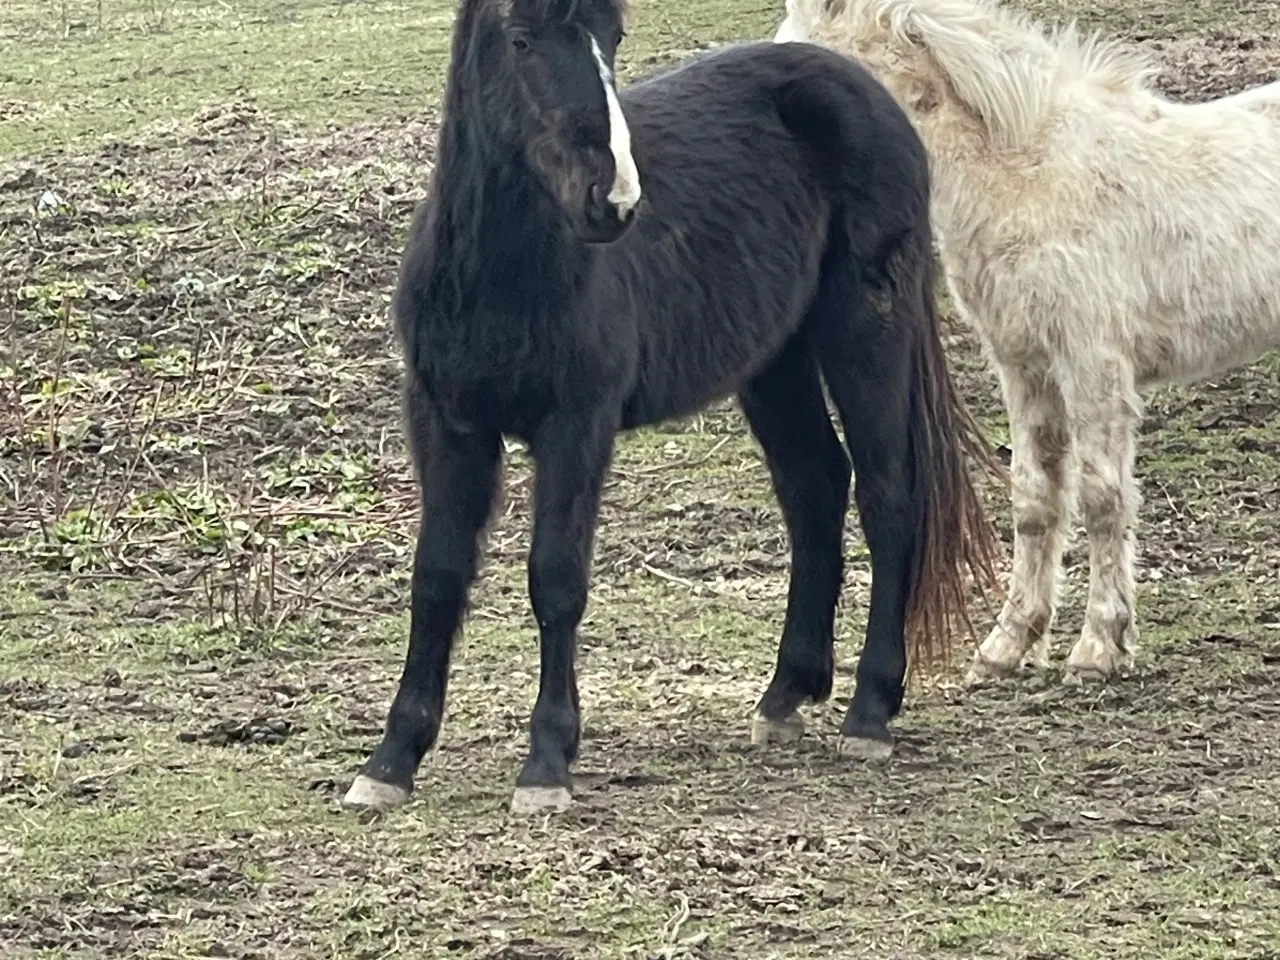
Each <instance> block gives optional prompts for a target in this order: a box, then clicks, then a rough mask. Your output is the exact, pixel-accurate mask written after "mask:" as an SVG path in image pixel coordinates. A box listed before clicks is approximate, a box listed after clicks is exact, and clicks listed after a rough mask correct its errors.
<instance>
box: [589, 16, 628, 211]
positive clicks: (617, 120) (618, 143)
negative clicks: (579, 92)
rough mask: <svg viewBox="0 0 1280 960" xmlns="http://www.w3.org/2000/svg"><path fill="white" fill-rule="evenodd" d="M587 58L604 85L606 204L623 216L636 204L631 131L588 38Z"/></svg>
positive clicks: (596, 46) (606, 71) (610, 75)
mask: <svg viewBox="0 0 1280 960" xmlns="http://www.w3.org/2000/svg"><path fill="white" fill-rule="evenodd" d="M591 54H592V56H594V57H595V58H596V66H597V67H599V68H600V82H601V83H603V84H604V100H605V103H606V104H607V105H608V107H609V150H610V152H612V153H613V170H614V174H613V186H612V187H610V188H609V202H610V203H612V204H613V205H614V207H616V208H617V210H618V212H619V213H626V212H627V211H628V210H630V209H631V208H632V207H634V206H635V205H636V204H637V203H639V202H640V171H639V170H637V169H636V161H635V158H634V157H633V156H631V128H630V127H628V126H627V118H626V117H625V116H623V114H622V104H620V103H618V93H617V91H616V90H614V88H613V71H612V70H610V69H609V64H607V63H605V60H604V54H603V53H601V52H600V44H598V43H596V38H595V37H592V38H591Z"/></svg>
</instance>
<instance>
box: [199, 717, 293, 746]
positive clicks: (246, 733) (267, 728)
mask: <svg viewBox="0 0 1280 960" xmlns="http://www.w3.org/2000/svg"><path fill="white" fill-rule="evenodd" d="M302 729H303V728H302V727H299V726H297V725H295V724H294V723H293V722H292V721H289V720H286V719H284V718H283V717H254V718H253V719H252V720H243V719H232V720H221V721H219V722H218V723H215V724H214V725H213V726H211V727H209V728H208V729H207V730H205V731H204V732H203V733H190V732H185V733H180V734H178V739H179V740H181V741H182V742H184V743H192V742H195V741H198V740H202V741H204V742H205V743H208V744H209V745H211V746H215V747H229V746H234V745H235V744H255V743H260V744H278V743H284V742H285V740H287V739H288V738H289V737H291V736H293V735H294V734H295V733H299V732H301V730H302Z"/></svg>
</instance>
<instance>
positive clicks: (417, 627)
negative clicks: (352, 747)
mask: <svg viewBox="0 0 1280 960" xmlns="http://www.w3.org/2000/svg"><path fill="white" fill-rule="evenodd" d="M409 428H410V442H411V444H412V447H413V454H414V459H415V461H416V463H417V465H418V470H419V485H420V488H421V494H422V523H421V526H420V528H419V530H418V547H417V552H416V553H415V555H414V559H413V586H412V601H411V603H412V606H411V614H410V622H409V651H408V655H407V657H406V658H405V665H404V673H403V674H402V675H401V677H400V687H399V689H398V690H397V691H396V697H395V700H394V701H393V703H392V704H391V710H390V712H389V713H388V715H387V726H386V732H385V733H384V734H383V737H382V742H381V743H379V744H378V747H377V749H376V750H374V752H373V755H372V756H371V757H370V758H369V760H368V762H367V763H365V765H364V766H363V767H362V768H361V770H360V775H359V776H357V777H356V779H355V781H354V782H353V783H352V784H351V788H350V790H348V791H347V795H346V797H345V798H344V799H343V803H344V805H345V806H347V807H350V808H356V809H379V810H386V809H390V808H392V807H397V806H400V805H401V804H403V803H404V802H405V801H406V800H408V799H409V793H410V791H411V790H412V788H413V775H414V773H415V771H417V769H418V765H419V764H420V763H421V762H422V758H423V756H424V755H425V754H426V752H427V751H428V750H430V749H431V747H432V745H433V744H434V743H435V741H436V737H437V736H438V734H439V732H440V720H441V717H442V716H443V715H444V703H445V688H446V686H447V684H448V679H449V655H450V652H451V651H452V649H453V642H454V636H455V635H456V634H457V632H458V628H459V626H460V625H461V622H462V615H463V611H464V609H465V607H466V601H467V591H468V589H469V588H470V586H471V582H472V580H474V579H475V574H476V562H477V557H478V554H479V539H480V534H481V532H482V531H483V529H484V524H485V522H486V521H487V520H488V518H489V513H490V509H491V507H492V505H493V502H494V498H495V494H496V491H497V480H498V467H499V463H500V458H501V452H502V443H501V438H500V437H499V436H497V435H496V434H495V435H487V434H474V433H472V434H458V433H454V432H453V431H451V430H449V429H448V427H446V426H445V424H444V423H442V422H441V420H440V419H439V418H438V417H437V416H436V415H435V413H434V411H433V409H432V407H431V405H430V402H429V401H428V400H427V398H426V397H425V396H424V395H422V394H421V393H418V392H416V391H414V390H413V389H412V387H411V388H410V393H409Z"/></svg>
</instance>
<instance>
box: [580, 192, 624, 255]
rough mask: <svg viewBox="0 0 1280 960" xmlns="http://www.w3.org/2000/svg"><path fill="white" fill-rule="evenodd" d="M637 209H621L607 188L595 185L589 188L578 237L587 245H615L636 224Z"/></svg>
mask: <svg viewBox="0 0 1280 960" xmlns="http://www.w3.org/2000/svg"><path fill="white" fill-rule="evenodd" d="M635 219H636V208H635V207H628V208H626V209H619V208H618V206H617V205H616V204H614V203H613V201H611V200H610V199H609V197H608V196H607V191H606V188H605V187H603V186H601V184H599V183H598V182H597V183H593V184H591V186H590V187H588V188H587V202H586V205H585V208H584V209H583V217H582V223H581V224H580V225H579V226H578V231H577V232H578V236H580V237H581V238H582V239H583V240H584V241H586V242H587V243H613V242H614V241H615V240H617V239H618V238H619V237H621V236H622V235H623V234H624V233H626V232H627V228H628V227H630V226H631V224H632V223H634V222H635Z"/></svg>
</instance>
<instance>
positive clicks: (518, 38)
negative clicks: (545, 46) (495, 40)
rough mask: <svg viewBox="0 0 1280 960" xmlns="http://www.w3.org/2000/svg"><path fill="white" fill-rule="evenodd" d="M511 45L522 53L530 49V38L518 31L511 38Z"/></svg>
mask: <svg viewBox="0 0 1280 960" xmlns="http://www.w3.org/2000/svg"><path fill="white" fill-rule="evenodd" d="M511 45H512V46H513V47H515V48H516V49H517V50H518V51H520V52H521V53H524V52H525V51H526V50H528V49H529V38H528V37H525V36H522V35H521V34H518V33H517V34H516V35H515V36H514V37H512V38H511Z"/></svg>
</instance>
